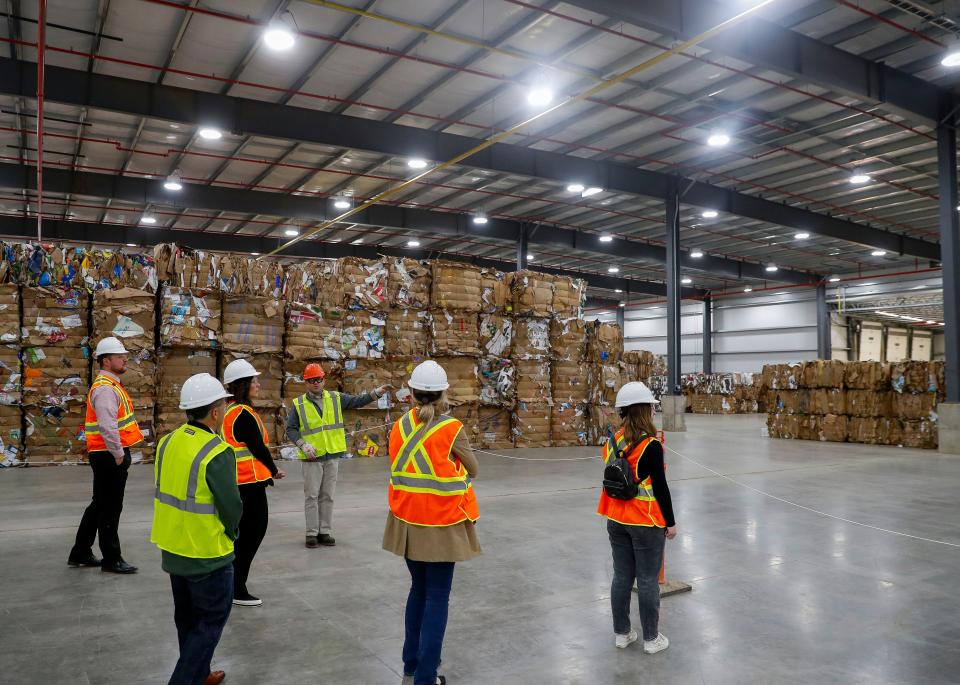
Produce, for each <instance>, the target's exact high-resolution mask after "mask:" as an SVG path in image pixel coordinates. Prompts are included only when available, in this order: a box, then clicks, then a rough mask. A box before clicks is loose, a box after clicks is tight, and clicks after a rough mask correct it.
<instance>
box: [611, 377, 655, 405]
mask: <svg viewBox="0 0 960 685" xmlns="http://www.w3.org/2000/svg"><path fill="white" fill-rule="evenodd" d="M631 404H660V402H659V400H657V398H656V397H654V396H653V393H652V392H650V388H648V387H647V386H646V385H644V384H643V383H641V382H640V381H630V382H629V383H627V384H626V385H624V386H623V387H622V388H620V391H619V392H617V408H618V409H619V408H620V407H629V406H630V405H631Z"/></svg>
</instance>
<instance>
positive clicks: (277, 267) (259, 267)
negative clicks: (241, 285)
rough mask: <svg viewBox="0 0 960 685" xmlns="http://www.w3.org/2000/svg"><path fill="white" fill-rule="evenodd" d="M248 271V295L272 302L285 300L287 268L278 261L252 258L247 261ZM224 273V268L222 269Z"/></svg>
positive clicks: (221, 271)
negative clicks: (264, 298)
mask: <svg viewBox="0 0 960 685" xmlns="http://www.w3.org/2000/svg"><path fill="white" fill-rule="evenodd" d="M243 266H245V268H246V270H247V279H246V280H247V284H246V285H247V290H246V293H247V294H248V295H251V296H253V297H266V298H269V299H271V300H280V299H283V290H284V282H285V281H286V266H285V265H284V264H282V263H280V262H277V261H272V260H271V261H267V260H264V259H256V258H250V259H246V260H245V264H244V265H243ZM220 273H221V274H222V273H223V267H221V269H220Z"/></svg>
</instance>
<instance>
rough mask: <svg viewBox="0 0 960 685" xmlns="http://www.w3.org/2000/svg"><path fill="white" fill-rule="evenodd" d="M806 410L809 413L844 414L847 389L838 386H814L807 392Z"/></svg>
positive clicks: (845, 411)
mask: <svg viewBox="0 0 960 685" xmlns="http://www.w3.org/2000/svg"><path fill="white" fill-rule="evenodd" d="M808 397H809V403H808V411H809V412H810V413H811V414H846V413H847V391H846V390H841V389H839V388H830V387H816V388H813V389H811V390H810V391H809V393H808Z"/></svg>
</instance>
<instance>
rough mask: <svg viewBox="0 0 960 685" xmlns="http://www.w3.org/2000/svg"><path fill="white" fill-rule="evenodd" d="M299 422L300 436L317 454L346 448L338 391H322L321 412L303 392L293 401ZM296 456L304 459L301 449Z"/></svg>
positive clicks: (342, 450) (319, 455)
mask: <svg viewBox="0 0 960 685" xmlns="http://www.w3.org/2000/svg"><path fill="white" fill-rule="evenodd" d="M293 408H294V410H295V411H296V412H297V419H298V420H299V423H300V437H301V438H302V439H303V441H304V442H306V443H307V444H308V445H311V446H312V447H313V448H314V449H316V451H317V456H318V457H322V456H323V455H325V454H336V453H338V452H345V451H346V450H347V436H346V434H345V433H344V432H343V413H342V411H341V409H340V393H336V392H328V391H326V390H324V392H323V413H322V414H321V413H320V412H318V411H317V407H316V406H315V405H314V403H313V401H312V400H310V399H309V398H308V397H307V396H306V395H305V394H304V395H300V396H299V397H298V398H297V399H295V400H294V401H293ZM297 456H298V457H300V458H301V459H306V458H307V455H306V454H304V453H303V451H302V450H299V449H298V450H297Z"/></svg>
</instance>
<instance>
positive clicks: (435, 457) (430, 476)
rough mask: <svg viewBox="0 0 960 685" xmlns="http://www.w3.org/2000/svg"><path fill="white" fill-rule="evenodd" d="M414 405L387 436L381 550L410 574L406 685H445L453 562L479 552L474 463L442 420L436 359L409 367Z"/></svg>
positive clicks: (443, 386)
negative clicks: (443, 658)
mask: <svg viewBox="0 0 960 685" xmlns="http://www.w3.org/2000/svg"><path fill="white" fill-rule="evenodd" d="M408 385H409V386H410V390H411V391H412V394H413V404H414V408H413V409H411V410H410V411H408V412H407V413H406V414H404V415H403V417H401V419H400V420H399V421H397V422H396V423H395V424H394V426H393V429H392V430H391V432H390V485H389V495H388V499H389V504H390V513H389V514H388V515H387V526H386V530H385V531H384V534H383V548H384V549H385V550H387V551H388V552H393V553H394V554H397V555H399V556H402V557H404V559H406V562H407V568H408V569H409V571H410V578H411V585H410V594H409V595H408V597H407V609H406V636H405V639H404V643H403V673H404V683H406V684H408V685H436V684H437V683H440V684H443V683H446V679H445V678H444V677H443V676H438V675H437V666H438V665H439V664H440V652H441V650H442V648H443V636H444V632H445V631H446V627H447V611H448V606H449V601H450V588H451V586H452V584H453V569H454V564H455V563H456V562H458V561H466V560H468V559H472V558H473V557H475V556H477V555H479V554H480V543H479V542H478V541H477V533H476V530H475V522H476V521H477V519H478V518H479V517H480V510H479V508H478V507H477V499H476V496H475V495H474V492H473V483H472V482H471V479H472V478H476V475H477V459H476V457H475V456H474V454H473V450H472V449H471V448H470V443H469V441H468V440H467V437H466V436H465V435H464V433H463V424H462V423H461V422H460V421H458V420H457V419H455V418H452V417H450V416H447V415H446V413H445V412H446V411H447V410H448V406H449V405H448V404H447V392H446V391H447V388H449V387H450V385H449V383H448V382H447V373H446V371H444V370H443V368H442V367H441V366H440V365H439V364H437V363H436V362H435V361H432V360H431V361H425V362H423V363H422V364H420V365H419V366H417V368H415V369H414V370H413V373H412V374H411V376H410V381H409V383H408Z"/></svg>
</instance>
